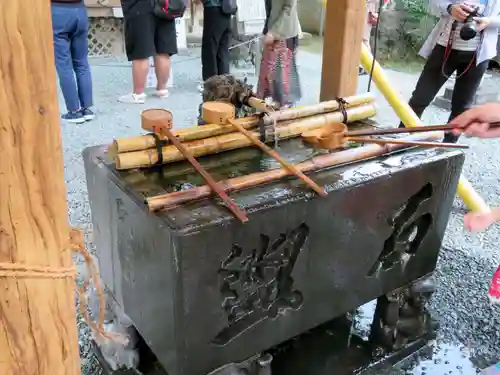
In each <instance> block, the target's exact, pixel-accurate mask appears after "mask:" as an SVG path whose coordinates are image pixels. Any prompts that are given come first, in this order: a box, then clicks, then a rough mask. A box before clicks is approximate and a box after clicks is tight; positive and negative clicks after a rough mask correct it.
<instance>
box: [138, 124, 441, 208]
mask: <svg viewBox="0 0 500 375" xmlns="http://www.w3.org/2000/svg"><path fill="white" fill-rule="evenodd" d="M441 137H442V133H441V132H434V133H425V134H416V135H412V136H408V137H404V138H401V140H405V141H429V140H437V139H440V138H441ZM405 148H408V146H406V145H401V144H390V145H376V144H372V145H368V146H362V147H358V148H353V149H349V150H345V151H340V152H336V153H331V154H326V155H320V156H316V157H314V158H312V159H310V160H308V161H305V162H303V163H300V164H296V165H295V166H296V167H297V168H298V169H299V170H300V171H302V172H304V173H306V172H312V171H317V170H319V169H323V168H330V167H333V166H338V165H341V164H346V163H352V162H355V161H360V160H366V159H369V158H373V157H376V156H380V155H383V154H388V153H391V152H394V151H396V150H400V149H405ZM287 176H290V172H289V171H288V170H287V169H285V168H279V169H273V170H270V171H266V172H259V173H253V174H249V175H246V176H241V177H236V178H231V179H228V180H225V181H221V183H222V184H223V185H224V186H225V187H226V189H227V190H226V191H231V192H234V191H240V190H244V189H248V188H251V187H255V186H258V185H261V184H265V183H269V182H273V181H277V180H279V179H281V178H284V177H287ZM212 194H213V191H212V189H211V188H210V186H207V185H204V186H199V187H194V188H191V189H187V190H183V191H178V192H174V193H168V194H164V195H160V196H156V197H151V198H148V199H146V200H145V203H146V204H147V206H148V208H149V210H150V211H151V212H155V211H159V210H161V209H167V208H170V207H173V206H177V205H180V204H182V203H186V202H189V201H193V200H197V199H203V198H207V197H210V196H211V195H212Z"/></svg>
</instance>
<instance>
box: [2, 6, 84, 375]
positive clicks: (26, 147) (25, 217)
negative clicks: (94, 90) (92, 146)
mask: <svg viewBox="0 0 500 375" xmlns="http://www.w3.org/2000/svg"><path fill="white" fill-rule="evenodd" d="M0 44H1V46H2V50H1V52H0V271H1V272H0V374H2V375H76V374H79V373H80V363H79V350H78V341H77V326H76V314H75V284H74V278H73V277H67V276H69V273H68V272H65V273H64V272H62V270H68V269H71V268H72V258H71V249H70V240H69V233H70V232H69V226H68V211H67V203H66V190H65V185H64V167H63V159H62V147H61V134H60V118H59V108H58V104H57V89H56V75H55V69H54V66H55V65H54V58H53V56H54V51H53V47H52V46H53V40H52V29H51V11H50V2H48V1H39V0H22V1H5V2H2V10H1V12H0ZM2 264H3V266H2ZM2 269H3V270H2ZM14 269H17V271H13V270H14ZM26 269H32V270H33V269H37V270H38V273H37V272H31V274H30V273H26V272H25V271H26ZM40 270H44V273H42V272H41V271H40ZM12 272H16V273H17V274H18V277H13V276H12ZM38 274H40V275H39V276H40V277H37V275H38ZM42 275H43V276H42ZM65 275H66V276H65Z"/></svg>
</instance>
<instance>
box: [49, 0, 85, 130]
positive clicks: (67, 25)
mask: <svg viewBox="0 0 500 375" xmlns="http://www.w3.org/2000/svg"><path fill="white" fill-rule="evenodd" d="M51 12H52V31H53V36H54V57H55V63H56V70H57V75H58V77H59V86H60V88H61V91H62V94H63V97H64V101H65V103H66V109H67V113H66V114H64V115H62V116H61V117H62V119H63V120H66V121H68V122H71V123H84V122H85V121H90V120H92V119H93V118H94V112H92V110H91V107H92V105H93V102H92V100H93V98H92V75H91V73H90V66H89V61H88V32H89V21H88V17H87V8H85V4H84V3H83V0H51ZM75 78H76V79H75Z"/></svg>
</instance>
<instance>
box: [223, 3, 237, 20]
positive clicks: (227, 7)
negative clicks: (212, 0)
mask: <svg viewBox="0 0 500 375" xmlns="http://www.w3.org/2000/svg"><path fill="white" fill-rule="evenodd" d="M221 7H222V13H224V14H227V15H228V16H233V15H235V14H236V13H237V12H238V2H237V0H221Z"/></svg>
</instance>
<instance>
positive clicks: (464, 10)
mask: <svg viewBox="0 0 500 375" xmlns="http://www.w3.org/2000/svg"><path fill="white" fill-rule="evenodd" d="M473 11H474V9H473V8H471V7H470V6H469V5H467V4H455V5H452V6H451V8H450V13H451V16H452V17H453V18H455V19H456V20H459V21H465V19H466V18H467V17H468V16H469V14H470V13H471V12H473Z"/></svg>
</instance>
